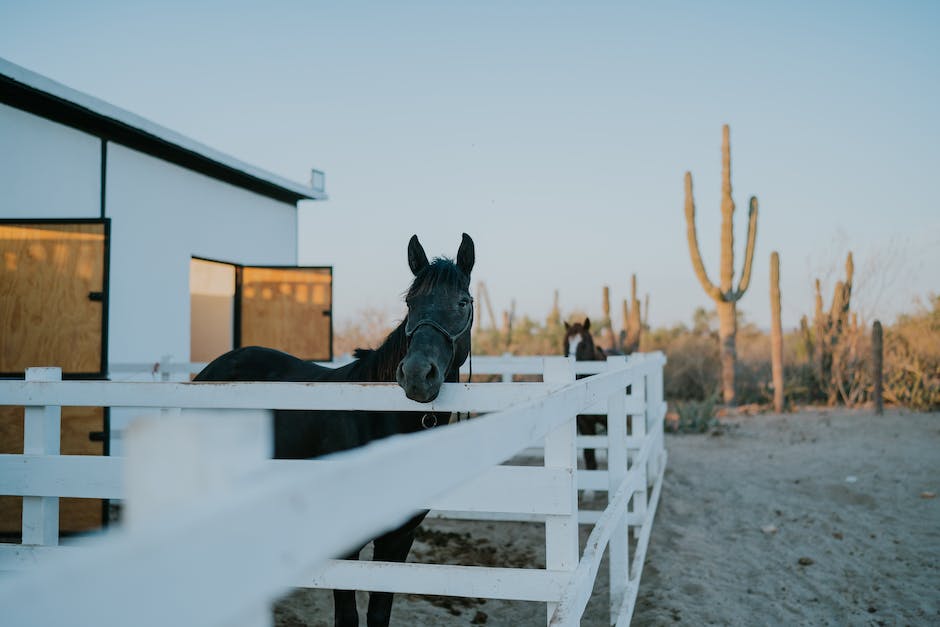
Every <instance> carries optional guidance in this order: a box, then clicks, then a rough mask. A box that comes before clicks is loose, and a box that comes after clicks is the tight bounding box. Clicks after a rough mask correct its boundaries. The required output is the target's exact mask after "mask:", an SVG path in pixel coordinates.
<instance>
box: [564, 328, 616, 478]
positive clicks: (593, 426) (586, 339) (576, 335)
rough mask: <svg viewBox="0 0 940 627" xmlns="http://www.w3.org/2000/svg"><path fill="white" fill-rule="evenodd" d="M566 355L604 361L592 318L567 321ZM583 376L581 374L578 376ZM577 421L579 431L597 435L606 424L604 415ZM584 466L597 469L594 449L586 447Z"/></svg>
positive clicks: (578, 418)
mask: <svg viewBox="0 0 940 627" xmlns="http://www.w3.org/2000/svg"><path fill="white" fill-rule="evenodd" d="M564 342H565V348H564V350H565V357H569V356H570V355H572V354H574V358H575V361H603V360H606V359H607V355H606V354H605V353H604V351H603V349H601V348H599V347H598V346H597V345H596V344H594V338H593V337H592V336H591V319H590V318H585V319H584V323H583V324H582V323H579V322H575V323H574V324H568V323H567V322H566V323H565V340H564ZM578 378H579V379H580V378H581V377H580V376H579V377H578ZM576 423H577V425H578V433H580V434H581V435H597V428H598V427H599V426H602V425H606V423H607V418H606V417H604V416H593V415H578V417H577V420H576ZM584 467H585V468H587V469H588V470H597V457H596V455H595V454H594V449H592V448H586V449H584Z"/></svg>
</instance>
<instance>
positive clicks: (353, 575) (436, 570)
mask: <svg viewBox="0 0 940 627" xmlns="http://www.w3.org/2000/svg"><path fill="white" fill-rule="evenodd" d="M569 576H570V574H569V573H566V572H561V571H550V570H543V569H535V568H492V567H484V566H450V565H441V564H414V563H405V564H398V563H392V562H358V561H348V560H329V561H328V562H327V563H326V564H325V565H324V566H322V567H320V568H317V569H315V571H314V572H313V573H311V574H309V575H304V576H303V577H301V578H299V579H298V580H296V582H295V585H296V586H298V587H305V588H332V589H338V590H374V591H379V592H395V593H406V594H435V595H441V596H456V597H483V598H487V599H505V600H515V601H543V602H551V601H557V600H558V599H559V598H560V597H561V593H562V590H564V588H565V585H566V584H567V583H568V579H569Z"/></svg>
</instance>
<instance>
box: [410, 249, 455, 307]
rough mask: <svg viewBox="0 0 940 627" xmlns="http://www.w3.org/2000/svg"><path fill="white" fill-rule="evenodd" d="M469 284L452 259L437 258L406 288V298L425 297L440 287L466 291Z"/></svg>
mask: <svg viewBox="0 0 940 627" xmlns="http://www.w3.org/2000/svg"><path fill="white" fill-rule="evenodd" d="M469 282H470V279H469V277H468V276H467V275H465V274H464V273H463V271H462V270H461V269H460V268H458V267H457V264H456V263H454V261H453V259H448V258H447V257H438V258H436V259H434V261H432V262H431V263H430V265H428V266H427V267H426V268H424V269H423V270H422V271H421V272H419V273H418V276H416V277H415V280H414V281H413V282H412V284H411V287H409V288H408V294H407V297H408V298H412V297H415V296H426V295H428V294H430V293H432V292H434V291H435V290H437V289H438V288H440V287H454V288H456V289H467V288H468V284H469Z"/></svg>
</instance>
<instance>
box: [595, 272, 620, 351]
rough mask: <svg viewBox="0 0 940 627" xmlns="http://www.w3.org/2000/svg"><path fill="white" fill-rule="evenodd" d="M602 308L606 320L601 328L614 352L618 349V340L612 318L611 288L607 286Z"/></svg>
mask: <svg viewBox="0 0 940 627" xmlns="http://www.w3.org/2000/svg"><path fill="white" fill-rule="evenodd" d="M601 308H602V309H603V313H604V319H603V320H601V324H600V326H599V328H600V330H601V334H602V335H603V336H604V341H605V343H606V344H607V348H608V349H610V350H614V349H615V348H616V347H617V338H616V337H615V336H614V324H613V320H611V316H610V287H609V286H607V285H605V286H604V292H603V294H602V301H601Z"/></svg>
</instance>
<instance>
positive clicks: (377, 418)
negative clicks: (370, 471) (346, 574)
mask: <svg viewBox="0 0 940 627" xmlns="http://www.w3.org/2000/svg"><path fill="white" fill-rule="evenodd" d="M474 258H475V253H474V246H473V240H472V239H470V237H469V236H468V235H467V234H466V233H464V234H463V240H462V241H461V243H460V249H459V250H458V252H457V260H456V263H455V262H454V261H452V260H450V259H446V258H438V259H435V260H434V261H433V262H428V258H427V256H426V255H425V253H424V248H422V246H421V244H420V243H419V242H418V237H417V236H412V238H411V241H409V242H408V265H409V266H410V267H411V271H412V273H414V275H415V278H414V281H413V282H412V284H411V287H410V288H409V289H408V293H407V295H406V297H405V300H406V302H407V305H408V315H407V316H406V317H405V319H404V321H402V323H401V324H399V325H398V327H397V328H396V329H395V330H394V331H392V332H391V333H390V334H389V336H388V337H387V338H386V340H385V342H384V343H383V344H382V345H381V346H379V347H378V348H376V349H373V350H363V349H359V350H357V351H356V353H355V357H356V360H355V361H353V362H351V363H349V364H347V365H345V366H343V367H341V368H335V369H333V368H325V367H323V366H319V365H316V364H314V363H311V362H307V361H304V360H301V359H298V358H296V357H293V356H292V355H288V354H286V353H282V352H280V351H276V350H272V349H269V348H261V347H258V346H251V347H246V348H239V349H236V350H233V351H231V352H229V353H226V354H225V355H222V356H221V357H219V358H217V359H216V360H214V361H213V362H212V363H210V364H209V365H208V366H206V367H205V369H204V370H203V371H202V372H200V373H199V375H198V376H196V380H197V381H389V382H391V381H397V382H398V385H400V386H401V387H402V389H404V391H405V394H406V395H407V396H408V398H411V399H413V400H415V401H418V402H422V403H427V402H430V401H433V400H434V399H435V398H436V397H437V395H438V393H439V392H440V389H441V384H442V383H443V382H444V381H449V382H456V381H457V380H458V379H457V377H458V371H459V369H460V366H461V365H462V364H463V362H464V361H465V360H466V359H467V356H468V355H469V354H470V326H471V324H472V323H473V299H472V298H471V297H470V271H471V270H472V269H473V263H474ZM447 418H448V415H447V414H443V415H441V414H434V413H428V412H387V413H383V412H353V411H348V412H342V411H276V412H275V413H274V457H276V458H278V459H306V458H311V457H318V456H321V455H326V454H328V453H335V452H337V451H343V450H347V449H351V448H355V447H358V446H362V445H364V444H366V443H368V442H371V441H372V440H377V439H379V438H384V437H387V436H390V435H394V434H402V433H414V432H416V431H420V430H422V429H427V428H430V427H434V426H437V425H439V424H445V423H446V422H447ZM426 514H427V512H426V511H424V512H419V513H418V514H416V515H415V516H414V517H413V518H412V519H411V520H409V521H408V522H406V523H405V524H404V525H402V526H400V527H398V528H397V529H393V530H391V531H388V532H387V533H385V534H384V535H382V536H380V537H378V538H376V539H375V540H374V541H373V543H374V553H373V559H375V560H381V561H392V562H403V561H405V558H406V557H407V556H408V552H409V551H410V550H411V545H412V544H413V543H414V537H415V529H416V528H417V526H418V525H419V524H420V523H421V521H422V520H423V519H424V517H425V515H426ZM358 555H359V551H355V552H353V553H351V554H350V555H348V556H347V559H357V558H358ZM333 600H334V610H335V624H336V625H337V626H342V627H353V626H358V624H359V614H358V611H357V609H356V593H355V591H354V590H334V591H333ZM391 610H392V594H391V593H388V592H373V593H372V594H371V595H370V597H369V609H368V614H367V621H368V625H369V626H370V627H372V626H379V625H381V626H387V625H388V624H389V619H390V615H391Z"/></svg>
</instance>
